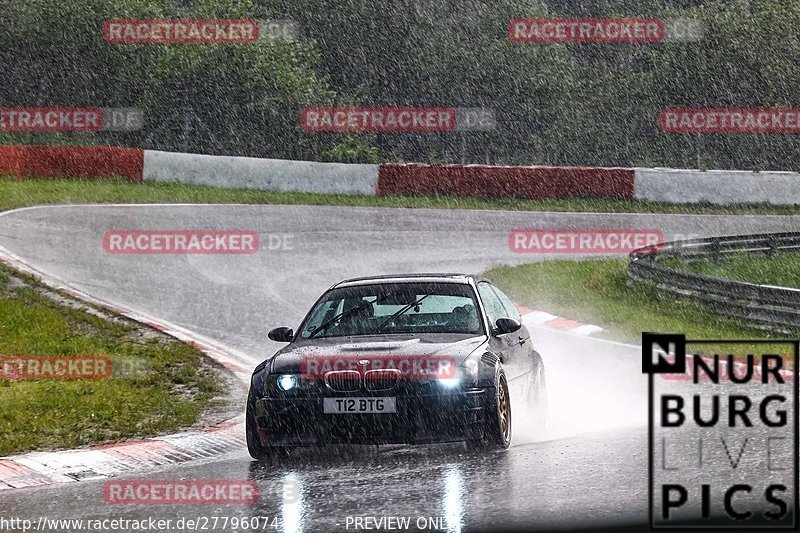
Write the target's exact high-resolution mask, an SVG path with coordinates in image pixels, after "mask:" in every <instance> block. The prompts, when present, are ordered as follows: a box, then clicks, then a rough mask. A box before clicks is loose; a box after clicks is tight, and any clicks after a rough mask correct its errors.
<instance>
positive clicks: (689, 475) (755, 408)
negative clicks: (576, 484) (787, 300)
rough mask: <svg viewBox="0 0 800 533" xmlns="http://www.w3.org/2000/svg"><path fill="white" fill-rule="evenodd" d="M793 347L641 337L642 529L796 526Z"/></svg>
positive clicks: (792, 343) (796, 344) (798, 344)
mask: <svg viewBox="0 0 800 533" xmlns="http://www.w3.org/2000/svg"><path fill="white" fill-rule="evenodd" d="M687 347H691V349H687ZM740 348H741V349H740ZM798 352H800V341H797V340H744V339H739V340H687V339H686V337H685V336H684V335H680V334H663V333H643V334H642V371H643V373H645V374H648V425H649V428H648V430H649V431H648V448H649V449H648V455H649V467H648V470H649V472H648V493H649V494H648V497H649V513H650V527H652V528H653V529H714V530H725V529H739V530H748V531H753V530H759V529H791V530H796V529H797V526H798V521H797V510H798V508H800V505H798V503H799V502H798V491H797V489H798V487H797V476H798V451H799V450H798V419H797V405H798V369H797V365H796V362H797V360H798ZM656 376H658V377H659V378H661V379H656Z"/></svg>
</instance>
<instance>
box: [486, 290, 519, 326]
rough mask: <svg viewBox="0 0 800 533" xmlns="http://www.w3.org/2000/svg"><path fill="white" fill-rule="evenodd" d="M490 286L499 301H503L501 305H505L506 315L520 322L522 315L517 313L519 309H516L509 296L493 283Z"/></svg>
mask: <svg viewBox="0 0 800 533" xmlns="http://www.w3.org/2000/svg"><path fill="white" fill-rule="evenodd" d="M492 288H493V289H494V292H495V293H496V294H497V297H498V298H500V301H501V302H503V307H505V309H506V316H507V317H508V318H513V319H515V320H518V321H519V322H522V315H520V314H519V310H518V309H517V306H516V305H514V302H512V301H511V298H509V297H508V296H506V294H505V293H504V292H503V291H501V290H500V289H498V288H497V287H495V286H494V285H492Z"/></svg>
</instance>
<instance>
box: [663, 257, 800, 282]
mask: <svg viewBox="0 0 800 533" xmlns="http://www.w3.org/2000/svg"><path fill="white" fill-rule="evenodd" d="M663 264H664V265H665V266H669V267H671V268H679V269H681V270H686V271H688V272H694V273H696V274H705V275H711V276H719V277H723V278H730V279H735V280H739V281H747V282H750V283H758V284H759V285H775V286H777V287H793V288H800V253H792V252H787V253H780V252H779V253H776V254H775V255H773V256H771V257H770V256H768V255H766V254H763V253H752V254H749V253H736V254H726V255H724V256H722V258H721V259H720V260H719V261H714V260H713V259H708V258H703V259H698V260H692V261H682V260H680V259H678V258H665V259H664V261H663Z"/></svg>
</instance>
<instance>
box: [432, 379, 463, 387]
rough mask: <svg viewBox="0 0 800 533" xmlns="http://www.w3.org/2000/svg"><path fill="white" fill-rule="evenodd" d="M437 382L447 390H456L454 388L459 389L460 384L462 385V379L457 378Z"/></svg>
mask: <svg viewBox="0 0 800 533" xmlns="http://www.w3.org/2000/svg"><path fill="white" fill-rule="evenodd" d="M436 381H438V382H439V385H441V386H442V387H444V388H446V389H454V388H456V387H458V385H459V383H461V379H460V378H457V377H455V378H440V379H437V380H436Z"/></svg>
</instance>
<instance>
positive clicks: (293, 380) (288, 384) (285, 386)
mask: <svg viewBox="0 0 800 533" xmlns="http://www.w3.org/2000/svg"><path fill="white" fill-rule="evenodd" d="M295 387H297V376H295V375H294V374H283V375H281V376H278V388H279V389H281V390H282V391H284V392H288V391H290V390H292V389H294V388H295Z"/></svg>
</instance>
